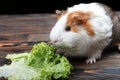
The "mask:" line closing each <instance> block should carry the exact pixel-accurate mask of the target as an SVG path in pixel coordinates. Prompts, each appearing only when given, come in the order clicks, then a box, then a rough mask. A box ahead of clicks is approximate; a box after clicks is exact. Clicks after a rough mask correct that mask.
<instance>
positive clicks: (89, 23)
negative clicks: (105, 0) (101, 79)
mask: <svg viewBox="0 0 120 80" xmlns="http://www.w3.org/2000/svg"><path fill="white" fill-rule="evenodd" d="M56 13H57V17H58V20H57V22H56V24H55V26H54V27H53V28H52V29H51V31H50V40H51V43H52V44H53V45H55V46H56V47H57V48H59V49H61V50H64V51H66V53H67V54H68V55H71V56H86V57H88V59H87V60H86V62H87V63H91V64H92V63H95V62H96V59H98V58H100V57H101V53H102V52H103V50H104V49H105V48H106V47H108V46H111V47H114V46H118V49H120V47H119V46H120V44H119V43H120V20H119V17H118V15H117V14H115V12H114V11H112V9H111V8H110V7H108V6H107V5H105V4H101V3H96V2H94V3H86V4H85V3H81V4H78V5H74V6H72V7H68V8H67V10H66V11H58V10H57V11H56Z"/></svg>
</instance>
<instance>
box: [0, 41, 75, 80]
mask: <svg viewBox="0 0 120 80" xmlns="http://www.w3.org/2000/svg"><path fill="white" fill-rule="evenodd" d="M55 51H56V49H55V48H54V47H53V46H51V45H47V44H46V43H45V42H41V43H39V44H35V45H34V46H33V48H32V50H31V52H29V53H21V54H8V55H7V56H6V58H7V59H10V60H11V61H12V63H11V64H10V65H4V66H2V67H0V77H5V78H8V80H53V79H59V78H60V79H61V80H64V79H66V78H68V77H69V75H70V74H71V70H72V69H73V66H72V65H71V64H70V62H69V61H68V60H67V58H66V57H64V56H60V55H59V54H57V53H55Z"/></svg>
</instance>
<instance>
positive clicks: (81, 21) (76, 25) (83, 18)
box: [66, 11, 95, 36]
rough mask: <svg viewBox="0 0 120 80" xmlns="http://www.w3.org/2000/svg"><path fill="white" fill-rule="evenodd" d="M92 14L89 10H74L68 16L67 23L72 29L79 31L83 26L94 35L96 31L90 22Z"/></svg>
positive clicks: (89, 33)
mask: <svg viewBox="0 0 120 80" xmlns="http://www.w3.org/2000/svg"><path fill="white" fill-rule="evenodd" d="M90 16H91V13H87V12H80V11H76V12H72V13H70V14H69V15H68V17H67V24H66V25H67V26H70V27H71V31H73V32H77V33H78V32H79V31H80V27H83V28H84V29H85V30H86V31H87V32H88V35H90V36H94V35H95V32H94V30H93V29H92V26H91V24H90V23H89V19H90Z"/></svg>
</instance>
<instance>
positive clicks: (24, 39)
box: [0, 14, 120, 80]
mask: <svg viewBox="0 0 120 80" xmlns="http://www.w3.org/2000/svg"><path fill="white" fill-rule="evenodd" d="M55 22H56V16H55V15H54V14H25V15H0V66H2V65H4V64H8V63H9V61H7V60H6V59H5V56H6V55H7V54H11V53H21V52H25V51H30V50H31V48H32V46H33V45H34V44H36V43H38V42H41V41H45V42H48V41H49V32H50V30H51V28H52V27H53V26H54V24H55ZM68 59H69V60H70V62H71V64H72V65H73V67H74V69H73V71H72V74H71V75H70V77H69V80H120V53H119V52H117V51H113V52H105V53H103V55H102V58H101V59H100V60H98V61H97V63H95V64H86V63H85V59H82V58H68ZM0 80H4V79H2V78H0Z"/></svg>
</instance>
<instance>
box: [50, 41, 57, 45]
mask: <svg viewBox="0 0 120 80" xmlns="http://www.w3.org/2000/svg"><path fill="white" fill-rule="evenodd" d="M56 42H58V40H54V41H51V42H49V43H50V44H53V45H54V44H55V43H56Z"/></svg>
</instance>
